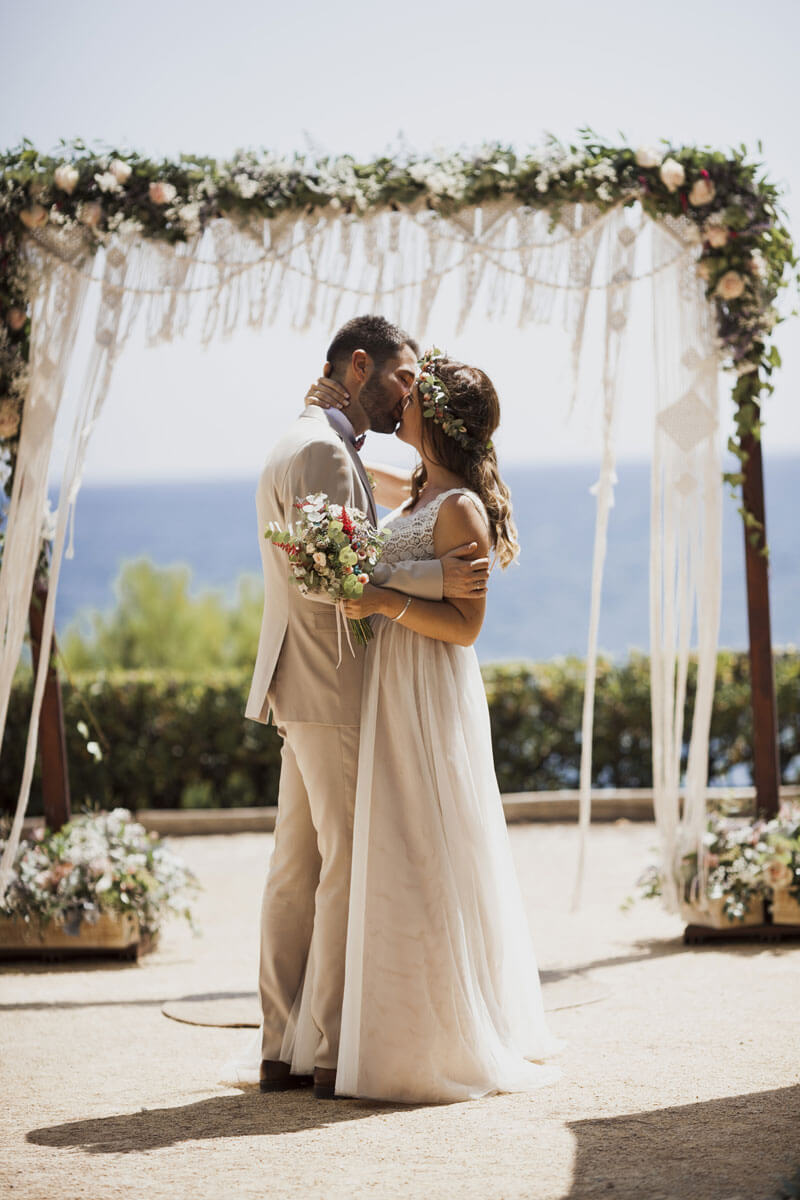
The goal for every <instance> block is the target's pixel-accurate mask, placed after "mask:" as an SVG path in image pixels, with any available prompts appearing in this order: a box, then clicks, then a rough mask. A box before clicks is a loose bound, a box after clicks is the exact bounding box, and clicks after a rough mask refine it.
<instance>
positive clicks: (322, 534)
mask: <svg viewBox="0 0 800 1200" xmlns="http://www.w3.org/2000/svg"><path fill="white" fill-rule="evenodd" d="M295 508H296V509H297V510H298V514H299V515H298V519H297V521H295V522H294V523H293V524H292V526H291V528H289V529H288V530H286V529H279V528H278V527H277V526H276V525H274V524H271V525H270V527H269V528H268V529H267V531H266V532H265V534H264V537H265V538H268V539H269V541H271V542H272V543H273V545H275V546H277V547H278V548H279V549H280V550H283V551H285V552H286V554H288V556H289V578H290V579H291V581H292V583H293V584H294V585H295V586H296V587H297V588H298V589H299V590H300V591H301V592H302V594H303V595H305V596H309V595H310V596H320V597H322V596H325V597H327V598H328V599H330V600H333V601H334V602H335V603H336V613H337V627H338V630H339V662H341V660H342V652H341V627H342V624H343V625H344V628H345V633H346V634H347V639H348V642H349V641H350V634H351V633H352V635H353V637H354V638H355V640H356V642H357V643H358V644H359V645H360V646H364V645H366V643H367V642H368V641H369V639H370V638H371V637H372V636H373V631H372V626H371V625H370V623H369V620H368V619H367V618H361V619H359V620H350V621H348V622H345V620H344V617H343V616H342V612H341V606H340V601H342V600H350V599H353V598H354V597H357V596H360V595H361V593H362V592H363V591H364V585H365V584H367V583H369V581H370V579H371V577H372V574H373V572H374V570H375V566H376V564H377V562H378V559H379V558H380V556H381V553H382V551H383V546H384V543H385V542H386V540H387V538H388V537H389V533H388V531H387V532H385V533H378V531H377V530H376V529H375V528H374V527H373V526H372V525H371V524H370V521H369V519H368V518H367V515H366V513H363V512H361V510H360V509H358V508H345V507H344V506H343V505H341V504H331V503H330V501H329V500H328V497H327V496H326V494H325V493H324V492H317V493H315V494H314V495H311V496H305V497H304V498H303V499H302V500H296V501H295ZM340 621H341V624H339V622H340ZM350 649H351V652H352V650H353V648H352V644H351V645H350Z"/></svg>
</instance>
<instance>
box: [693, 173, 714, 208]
mask: <svg viewBox="0 0 800 1200" xmlns="http://www.w3.org/2000/svg"><path fill="white" fill-rule="evenodd" d="M716 194H717V189H716V188H715V187H714V181H713V179H709V178H708V175H701V176H700V178H699V179H695V181H694V183H693V184H692V190H691V191H690V192H689V203H690V204H693V205H694V207H695V208H700V207H701V206H702V205H703V204H710V203H711V201H712V200H713V199H714V197H715V196H716Z"/></svg>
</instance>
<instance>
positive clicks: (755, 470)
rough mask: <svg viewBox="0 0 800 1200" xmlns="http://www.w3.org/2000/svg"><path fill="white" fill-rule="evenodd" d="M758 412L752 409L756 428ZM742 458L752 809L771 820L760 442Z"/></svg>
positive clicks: (775, 763) (772, 745) (772, 710)
mask: <svg viewBox="0 0 800 1200" xmlns="http://www.w3.org/2000/svg"><path fill="white" fill-rule="evenodd" d="M758 419H759V412H758V409H756V427H758ZM742 449H743V451H744V452H745V453H746V455H747V458H746V459H745V462H744V465H743V468H742V470H743V474H744V480H743V482H742V499H743V501H744V508H745V511H746V512H750V513H752V514H753V516H754V517H755V519H756V520H757V521H758V522H759V523H760V524H759V527H758V528H757V529H750V528H748V525H747V522H746V521H745V522H744V558H745V574H746V577H747V625H748V631H749V640H750V693H751V698H752V707H753V783H754V784H755V789H756V809H757V811H758V812H759V813H761V814H763V815H764V816H767V817H774V816H776V815H777V813H778V807H779V787H780V778H781V776H780V761H779V757H778V706H777V699H776V695H775V669H774V666H773V662H772V627H771V622H770V612H769V560H768V558H767V555H766V552H765V551H766V546H767V530H766V521H765V505H764V462H763V456H762V453H761V439H760V438H759V437H754V436H753V434H747V436H746V437H745V438H743V440H742Z"/></svg>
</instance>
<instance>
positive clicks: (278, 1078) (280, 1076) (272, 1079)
mask: <svg viewBox="0 0 800 1200" xmlns="http://www.w3.org/2000/svg"><path fill="white" fill-rule="evenodd" d="M313 1082H314V1078H313V1076H312V1075H292V1072H291V1067H290V1066H289V1064H288V1063H285V1062H276V1061H275V1060H274V1059H271V1058H262V1060H261V1070H260V1071H259V1079H258V1086H259V1087H260V1088H261V1091H262V1092H289V1091H293V1090H294V1088H302V1087H311V1085H312V1083H313Z"/></svg>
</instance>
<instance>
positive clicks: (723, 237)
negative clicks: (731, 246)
mask: <svg viewBox="0 0 800 1200" xmlns="http://www.w3.org/2000/svg"><path fill="white" fill-rule="evenodd" d="M703 236H704V237H705V239H706V241H707V242H708V244H709V246H712V247H713V248H714V250H721V249H722V247H723V246H724V245H726V244H727V241H728V231H727V229H726V228H725V226H724V225H723V224H721V223H720V222H719V221H706V223H705V225H704V226H703Z"/></svg>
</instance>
